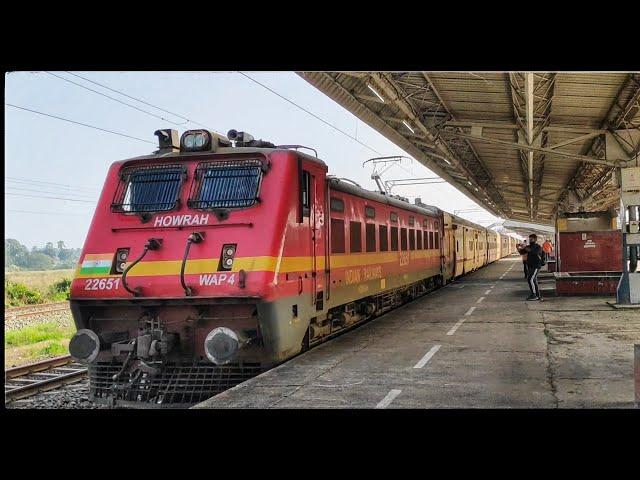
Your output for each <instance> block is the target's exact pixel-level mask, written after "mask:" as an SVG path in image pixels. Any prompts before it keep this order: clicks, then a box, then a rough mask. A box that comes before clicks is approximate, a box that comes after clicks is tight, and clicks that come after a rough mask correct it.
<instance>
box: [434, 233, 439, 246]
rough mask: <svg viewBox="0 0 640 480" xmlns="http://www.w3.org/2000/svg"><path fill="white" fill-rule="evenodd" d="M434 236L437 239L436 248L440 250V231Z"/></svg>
mask: <svg viewBox="0 0 640 480" xmlns="http://www.w3.org/2000/svg"><path fill="white" fill-rule="evenodd" d="M433 238H434V240H435V245H434V248H436V249H438V250H440V236H439V235H438V232H436V233H435V235H434V237H433Z"/></svg>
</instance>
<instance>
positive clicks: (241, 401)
mask: <svg viewBox="0 0 640 480" xmlns="http://www.w3.org/2000/svg"><path fill="white" fill-rule="evenodd" d="M540 276H541V278H540V287H541V291H542V296H543V301H541V302H536V301H529V302H528V301H525V298H526V297H527V296H528V294H529V290H528V287H527V283H526V281H525V279H524V274H523V271H522V262H521V260H520V257H519V256H512V257H508V258H505V259H502V260H500V261H498V262H495V263H493V264H491V265H489V266H487V267H485V268H483V269H480V270H478V271H476V272H474V273H472V274H470V275H468V276H466V277H464V278H463V279H461V280H459V281H456V282H454V283H452V284H450V285H448V286H446V287H444V288H441V289H439V290H437V291H435V292H432V293H430V294H428V295H426V296H424V297H422V298H420V299H418V300H415V301H413V302H411V303H409V304H407V305H404V306H403V307H400V308H398V309H396V310H394V311H392V312H390V313H387V314H386V315H383V316H381V317H379V318H377V319H375V320H372V321H370V322H368V323H366V324H365V325H362V326H360V327H358V328H355V329H354V330H351V331H349V332H347V333H345V334H343V335H341V336H339V337H337V338H335V339H333V340H331V341H329V342H327V343H325V344H323V345H320V346H318V347H316V348H313V349H311V350H310V351H308V352H306V353H304V354H302V355H299V356H297V357H295V358H293V359H291V360H289V361H288V362H286V363H284V364H282V365H280V366H278V367H276V368H274V369H272V370H270V371H268V372H265V373H263V374H261V375H259V376H257V377H254V378H253V379H251V380H248V381H247V382H244V383H242V384H240V385H238V386H236V387H234V388H232V389H230V390H227V391H226V392H223V393H221V394H219V395H216V396H215V397H212V398H211V399H209V400H207V401H205V402H203V403H201V404H198V405H196V406H194V407H193V408H213V409H224V408H558V407H559V408H585V407H586V408H603V407H604V408H610V407H623V408H633V407H634V377H633V372H634V356H633V354H634V343H640V311H638V310H616V309H614V308H612V307H611V306H609V305H608V304H607V303H606V302H607V301H615V298H614V297H556V296H555V289H554V278H553V274H552V273H541V274H540Z"/></svg>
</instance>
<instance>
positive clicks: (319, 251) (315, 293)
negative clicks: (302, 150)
mask: <svg viewBox="0 0 640 480" xmlns="http://www.w3.org/2000/svg"><path fill="white" fill-rule="evenodd" d="M300 167H301V168H300V184H301V189H300V197H301V198H300V202H301V206H302V212H303V223H304V225H305V227H307V228H305V230H306V234H305V237H306V239H305V240H304V241H305V242H308V245H309V250H308V251H309V253H310V260H311V279H310V282H309V284H310V294H311V298H310V301H311V304H312V305H314V306H315V309H316V310H317V311H321V310H323V309H324V291H325V273H324V272H325V265H324V263H325V243H326V237H327V235H326V225H325V205H324V203H325V184H326V182H325V176H326V167H324V166H322V165H319V164H316V163H315V162H313V161H304V160H303V161H301V162H300Z"/></svg>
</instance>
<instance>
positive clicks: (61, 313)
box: [4, 302, 73, 331]
mask: <svg viewBox="0 0 640 480" xmlns="http://www.w3.org/2000/svg"><path fill="white" fill-rule="evenodd" d="M48 322H54V323H57V324H58V325H60V326H70V325H73V319H72V317H71V310H69V302H56V303H43V304H39V305H29V306H26V307H13V308H8V309H5V312H4V329H5V331H9V330H18V329H20V328H24V327H31V326H33V325H37V324H39V323H48Z"/></svg>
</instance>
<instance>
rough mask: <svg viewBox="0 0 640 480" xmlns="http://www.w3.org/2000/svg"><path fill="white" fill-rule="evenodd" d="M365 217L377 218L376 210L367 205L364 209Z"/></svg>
mask: <svg viewBox="0 0 640 480" xmlns="http://www.w3.org/2000/svg"><path fill="white" fill-rule="evenodd" d="M364 216H365V217H367V218H376V209H375V208H373V207H370V206H368V205H367V206H366V207H364Z"/></svg>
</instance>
